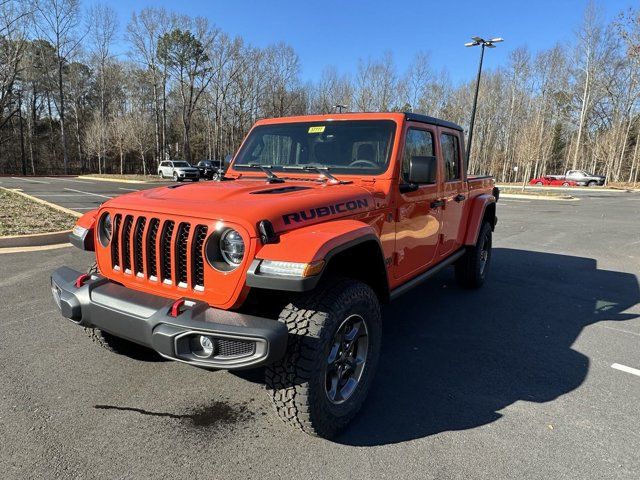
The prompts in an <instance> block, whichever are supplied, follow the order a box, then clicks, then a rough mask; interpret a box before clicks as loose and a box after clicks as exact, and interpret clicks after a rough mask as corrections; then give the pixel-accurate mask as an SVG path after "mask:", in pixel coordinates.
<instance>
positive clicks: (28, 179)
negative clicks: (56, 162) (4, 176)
mask: <svg viewBox="0 0 640 480" xmlns="http://www.w3.org/2000/svg"><path fill="white" fill-rule="evenodd" d="M11 178H13V179H14V180H24V181H25V182H33V183H46V184H47V185H49V184H50V183H51V182H43V181H41V180H32V179H30V178H24V177H22V178H21V177H11Z"/></svg>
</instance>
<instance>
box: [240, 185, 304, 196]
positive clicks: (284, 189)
mask: <svg viewBox="0 0 640 480" xmlns="http://www.w3.org/2000/svg"><path fill="white" fill-rule="evenodd" d="M310 189H311V187H300V186H295V185H291V186H288V187H278V188H270V189H269V190H259V191H257V192H251V194H252V195H278V194H280V193H289V192H299V191H300V190H310Z"/></svg>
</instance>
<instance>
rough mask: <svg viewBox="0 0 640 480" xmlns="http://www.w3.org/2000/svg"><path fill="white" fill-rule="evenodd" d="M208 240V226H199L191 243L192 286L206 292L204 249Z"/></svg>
mask: <svg viewBox="0 0 640 480" xmlns="http://www.w3.org/2000/svg"><path fill="white" fill-rule="evenodd" d="M206 238H207V226H206V225H197V226H196V230H195V233H194V234H193V240H192V241H191V242H192V243H191V285H192V286H193V289H194V290H204V258H203V254H202V248H203V246H204V241H205V240H206Z"/></svg>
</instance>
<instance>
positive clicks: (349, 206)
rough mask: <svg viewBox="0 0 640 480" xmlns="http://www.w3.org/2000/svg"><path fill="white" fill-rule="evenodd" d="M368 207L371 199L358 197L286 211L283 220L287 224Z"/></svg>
mask: <svg viewBox="0 0 640 480" xmlns="http://www.w3.org/2000/svg"><path fill="white" fill-rule="evenodd" d="M368 207H369V200H368V199H367V198H357V199H355V200H349V201H346V202H338V203H333V204H330V205H323V206H321V207H315V208H309V209H306V210H300V211H298V212H291V213H285V214H284V215H282V220H283V221H284V224H285V225H290V224H291V223H301V222H308V221H310V220H313V219H315V218H320V217H326V216H328V215H336V214H341V213H346V212H352V211H355V210H362V209H367V208H368Z"/></svg>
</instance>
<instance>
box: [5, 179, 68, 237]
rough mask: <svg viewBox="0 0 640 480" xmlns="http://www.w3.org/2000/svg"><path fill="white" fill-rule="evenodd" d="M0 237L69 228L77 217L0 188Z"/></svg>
mask: <svg viewBox="0 0 640 480" xmlns="http://www.w3.org/2000/svg"><path fill="white" fill-rule="evenodd" d="M0 205H2V208H1V209H0V237H7V236H11V235H28V234H31V233H47V232H58V231H60V230H71V229H72V228H73V226H74V225H75V223H76V220H77V218H76V217H74V216H72V215H69V214H68V213H64V212H60V211H58V210H55V209H53V208H50V207H47V206H46V205H42V204H41V203H37V202H34V201H32V200H29V199H28V198H25V197H23V196H21V195H18V194H16V193H13V192H11V191H10V190H5V189H0Z"/></svg>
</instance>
